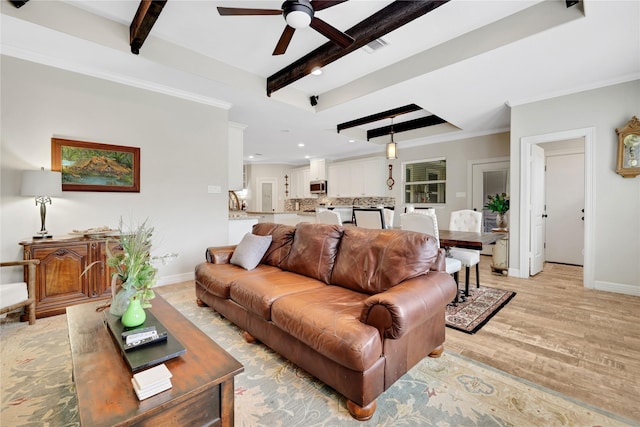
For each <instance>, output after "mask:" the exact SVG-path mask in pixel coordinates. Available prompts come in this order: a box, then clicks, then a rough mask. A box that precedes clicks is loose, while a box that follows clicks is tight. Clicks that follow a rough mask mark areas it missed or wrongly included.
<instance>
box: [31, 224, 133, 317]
mask: <svg viewBox="0 0 640 427" xmlns="http://www.w3.org/2000/svg"><path fill="white" fill-rule="evenodd" d="M115 239H116V238H109V239H107V238H90V237H80V236H79V237H67V238H64V237H63V238H55V237H54V238H50V239H42V240H29V241H23V242H20V244H21V245H22V246H23V255H24V259H39V260H40V264H39V265H38V266H37V267H36V317H38V318H40V317H46V316H53V315H57V314H63V313H65V312H66V307H67V306H70V305H75V304H81V303H85V302H89V301H98V300H107V299H109V298H111V279H110V276H111V274H110V269H109V268H108V267H107V264H106V259H107V251H106V246H107V244H108V245H109V248H110V249H111V250H112V251H117V250H119V249H121V248H120V245H119V243H118V241H117V240H115ZM88 266H91V268H89V269H88V270H87V272H86V273H85V274H82V272H83V271H84V270H85V269H86V268H87V267H88Z"/></svg>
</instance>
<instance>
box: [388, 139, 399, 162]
mask: <svg viewBox="0 0 640 427" xmlns="http://www.w3.org/2000/svg"><path fill="white" fill-rule="evenodd" d="M397 158H398V151H397V145H396V143H395V142H393V141H391V142H388V143H387V159H389V160H393V159H397Z"/></svg>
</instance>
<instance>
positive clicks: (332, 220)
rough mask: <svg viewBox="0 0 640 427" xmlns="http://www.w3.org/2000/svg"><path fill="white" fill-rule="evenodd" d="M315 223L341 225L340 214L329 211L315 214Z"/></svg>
mask: <svg viewBox="0 0 640 427" xmlns="http://www.w3.org/2000/svg"><path fill="white" fill-rule="evenodd" d="M316 222H317V223H320V224H337V225H342V219H341V218H340V214H339V213H338V212H334V211H330V210H326V211H320V212H316Z"/></svg>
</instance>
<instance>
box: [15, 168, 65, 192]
mask: <svg viewBox="0 0 640 427" xmlns="http://www.w3.org/2000/svg"><path fill="white" fill-rule="evenodd" d="M21 194H22V195H23V196H36V197H38V196H45V197H55V196H60V195H62V173H61V172H52V171H46V170H44V168H43V169H41V170H39V171H23V172H22V190H21Z"/></svg>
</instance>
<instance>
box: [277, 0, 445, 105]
mask: <svg viewBox="0 0 640 427" xmlns="http://www.w3.org/2000/svg"><path fill="white" fill-rule="evenodd" d="M448 1H449V0H421V1H394V2H393V3H391V4H389V5H388V6H387V7H385V8H383V9H381V10H379V11H378V12H376V13H374V14H373V15H371V16H370V17H368V18H366V19H365V20H363V21H362V22H360V23H358V24H356V25H355V26H353V27H351V28H350V29H348V30H347V31H345V33H346V34H348V35H350V36H351V37H353V38H354V39H355V42H354V43H353V44H351V45H350V46H349V47H347V48H344V49H343V48H341V47H340V46H338V45H337V44H335V43H333V42H327V43H325V44H324V45H322V46H320V47H319V48H317V49H315V50H314V51H312V52H311V53H309V54H307V55H305V56H303V57H302V58H300V59H298V60H297V61H295V62H294V63H292V64H290V65H288V66H287V67H285V68H283V69H282V70H280V71H278V72H277V73H275V74H273V75H272V76H269V77H268V78H267V96H271V94H272V93H273V92H275V91H276V90H278V89H282V88H283V87H285V86H288V85H290V84H291V83H293V82H295V81H296V80H299V79H301V78H302V77H304V76H306V75H307V74H309V73H311V70H312V69H313V68H315V67H324V66H325V65H327V64H330V63H332V62H333V61H336V60H338V59H340V58H342V57H343V56H345V55H348V54H349V53H351V52H353V51H355V50H357V49H360V48H361V47H363V46H365V45H367V44H369V43H371V42H372V41H374V40H376V39H378V38H380V37H382V36H384V35H385V34H388V33H390V32H391V31H393V30H396V29H398V28H400V27H402V26H403V25H405V24H408V23H409V22H411V21H413V20H414V19H416V18H419V17H421V16H422V15H425V14H426V13H428V12H431V11H432V10H434V9H436V8H438V7H440V6H442V5H443V4H445V3H447V2H448Z"/></svg>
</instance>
